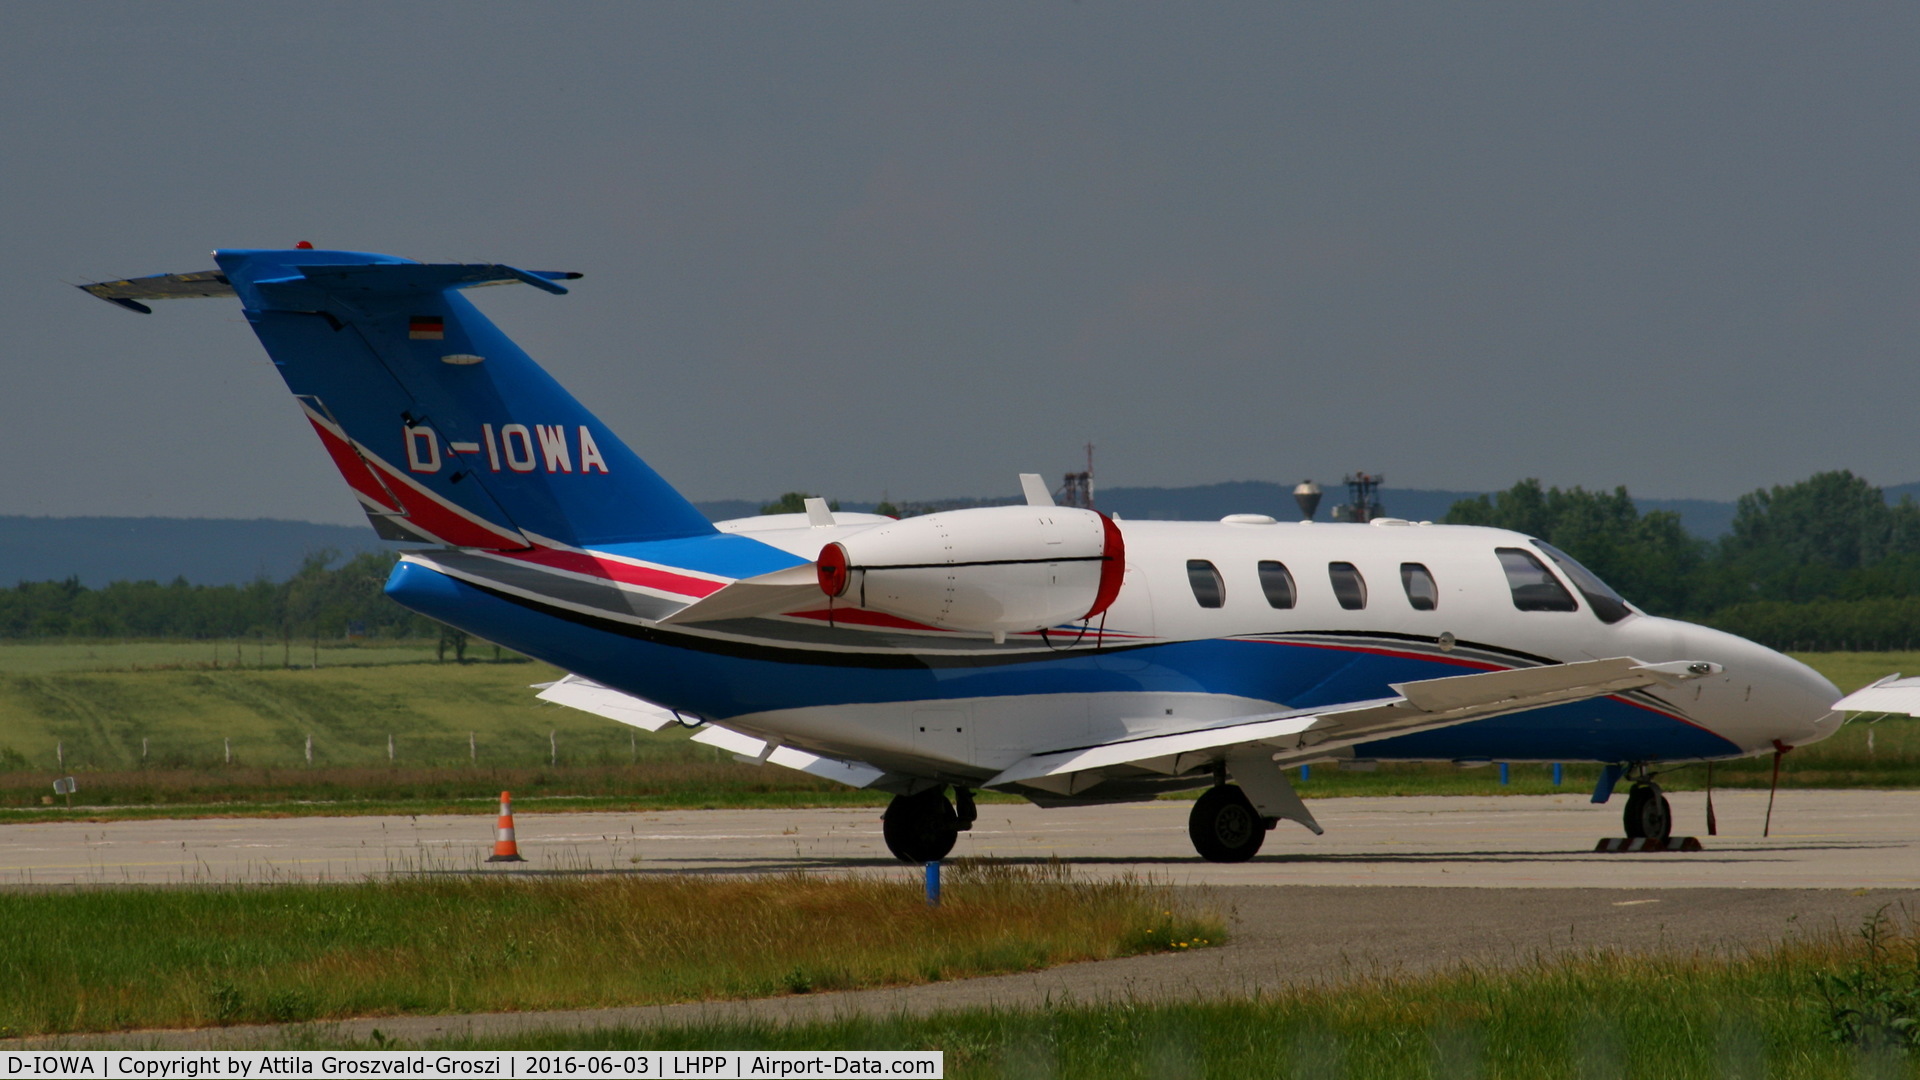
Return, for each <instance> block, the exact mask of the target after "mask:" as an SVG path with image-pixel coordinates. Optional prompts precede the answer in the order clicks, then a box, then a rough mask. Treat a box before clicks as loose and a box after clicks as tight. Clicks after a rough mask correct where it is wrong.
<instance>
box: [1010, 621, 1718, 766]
mask: <svg viewBox="0 0 1920 1080" xmlns="http://www.w3.org/2000/svg"><path fill="white" fill-rule="evenodd" d="M1721 670H1722V668H1721V667H1720V665H1718V664H1710V663H1706V662H1704V661H1701V662H1689V661H1685V660H1681V661H1674V662H1670V663H1664V664H1647V663H1642V662H1641V661H1639V660H1635V659H1634V658H1632V657H1628V656H1621V657H1614V658H1611V659H1607V660H1585V661H1581V662H1579V663H1572V664H1548V665H1543V666H1541V667H1531V668H1515V669H1513V670H1509V671H1486V672H1479V673H1476V674H1473V675H1453V676H1449V677H1447V678H1442V679H1423V680H1421V681H1419V682H1407V683H1395V684H1393V685H1392V686H1391V689H1393V690H1394V691H1396V692H1397V693H1398V695H1399V696H1397V697H1386V698H1375V699H1372V700H1367V701H1353V702H1346V703H1343V704H1340V705H1334V706H1329V707H1325V708H1318V709H1293V710H1288V711H1285V712H1276V713H1268V714H1264V715H1259V716H1248V717H1242V718H1238V719H1235V720H1229V721H1226V722H1224V723H1218V724H1213V725H1210V726H1208V727H1205V728H1200V729H1197V730H1194V731H1184V732H1178V733H1174V734H1169V735H1150V736H1143V737H1141V738H1137V739H1128V740H1123V741H1120V742H1112V743H1104V744H1101V745H1099V746H1088V747H1077V748H1072V749H1063V750H1059V751H1054V752H1051V753H1041V754H1035V755H1033V756H1031V757H1028V758H1025V759H1023V760H1021V761H1019V762H1016V763H1015V764H1014V765H1012V766H1011V767H1009V768H1007V769H1006V770H1004V771H1002V772H1001V773H1000V774H999V775H998V776H995V777H994V778H993V779H991V780H988V781H987V782H986V783H985V784H984V785H983V786H985V787H999V786H1002V785H1009V784H1024V785H1028V786H1032V787H1038V788H1042V789H1044V790H1050V791H1056V792H1059V793H1060V794H1065V795H1071V794H1073V793H1074V792H1076V791H1082V790H1085V789H1086V788H1088V787H1091V786H1093V784H1094V783H1097V782H1098V781H1099V779H1100V778H1101V775H1100V774H1101V772H1102V770H1106V769H1113V768H1121V767H1126V768H1130V769H1132V770H1145V771H1148V772H1156V773H1161V774H1163V775H1168V776H1176V775H1179V774H1181V773H1184V772H1188V771H1190V770H1192V769H1193V768H1195V767H1196V766H1199V765H1204V764H1207V763H1210V762H1216V761H1223V760H1226V759H1228V758H1230V757H1234V758H1244V757H1245V755H1246V754H1247V753H1248V752H1250V751H1258V752H1259V753H1261V754H1263V755H1265V756H1267V757H1269V758H1270V759H1274V760H1277V759H1280V758H1284V757H1292V758H1308V757H1318V756H1321V755H1324V754H1327V753H1330V752H1332V751H1334V750H1339V749H1343V748H1345V747H1350V746H1353V745H1354V744H1356V743H1362V742H1370V741H1372V740H1375V739H1383V738H1386V737H1388V736H1391V735H1408V734H1412V733H1413V732H1416V731H1429V730H1432V729H1434V728H1442V727H1450V726H1452V725H1454V724H1464V723H1467V722H1468V721H1472V720H1481V719H1485V718H1486V717H1489V716H1500V715H1502V714H1504V713H1511V712H1520V711H1522V710H1525V709H1537V708H1540V707H1541V706H1544V705H1557V704H1561V703H1563V702H1569V701H1584V700H1586V699H1588V698H1596V697H1605V696H1607V695H1609V694H1619V693H1624V692H1626V691H1629V690H1640V689H1645V688H1647V687H1651V686H1674V685H1678V684H1679V683H1682V682H1684V681H1686V680H1688V679H1697V678H1700V677H1702V676H1705V675H1711V674H1714V673H1716V672H1719V671H1721Z"/></svg>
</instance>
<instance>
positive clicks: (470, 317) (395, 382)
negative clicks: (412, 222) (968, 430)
mask: <svg viewBox="0 0 1920 1080" xmlns="http://www.w3.org/2000/svg"><path fill="white" fill-rule="evenodd" d="M215 258H216V260H217V261H218V262H219V265H220V269H221V271H222V273H223V275H224V277H225V284H228V285H230V287H231V288H232V290H233V292H234V293H235V294H236V295H237V296H238V297H239V298H240V300H241V302H242V304H243V305H244V306H245V309H246V314H247V319H248V321H249V322H251V323H252V325H253V329H254V332H255V333H257V334H258V335H259V336H260V341H261V343H262V344H263V345H265V346H266V349H267V352H268V354H269V355H270V356H272V358H273V362H274V364H275V366H276V367H278V368H279V370H280V374H281V376H282V377H283V378H285V379H286V382H287V386H288V387H289V388H291V389H292V390H293V393H294V395H295V396H296V397H297V398H298V399H299V400H300V403H301V406H302V407H303V408H304V409H305V411H306V413H307V417H308V419H309V420H310V421H311V422H312V423H313V425H314V427H315V429H316V431H318V432H319V434H320V437H321V440H322V442H323V443H324V444H326V446H327V450H328V452H329V453H330V454H331V455H332V457H333V459H334V464H335V465H336V466H338V467H339V468H340V471H341V473H342V475H343V476H345V477H346V479H347V482H348V484H349V485H351V486H352V487H353V489H354V492H355V494H356V495H358V496H359V498H360V501H361V503H362V505H363V507H364V508H365V509H366V511H367V514H368V517H369V518H371V519H372V520H373V523H374V526H375V527H376V528H377V529H379V531H380V532H381V534H382V535H384V536H388V537H390V538H395V539H419V540H426V541H431V542H437V543H445V544H452V545H455V546H461V547H485V548H497V549H503V550H504V549H514V548H525V547H530V546H539V545H542V544H546V543H549V542H557V543H559V544H563V545H568V546H575V547H587V546H591V545H598V544H608V543H619V542H625V541H641V540H662V539H671V538H675V537H687V536H700V535H707V534H711V533H712V532H713V531H714V530H713V526H712V525H711V524H709V523H708V521H707V519H706V518H705V517H704V516H703V515H702V514H701V513H700V512H699V511H698V510H696V509H694V507H693V505H692V504H691V503H689V502H687V500H686V499H684V498H682V497H681V495H680V494H679V493H678V492H676V491H674V490H673V488H672V487H670V486H669V485H668V484H667V483H666V481H664V480H662V479H661V478H660V476H659V475H658V474H657V473H655V472H654V471H653V470H652V469H651V468H649V467H648V466H647V464H646V463H645V462H644V461H641V460H640V458H639V457H638V456H636V455H635V454H634V453H633V451H631V450H629V449H628V448H627V446H626V444H625V443H623V442H621V441H620V439H619V438H618V437H616V436H615V435H614V434H613V433H612V432H611V431H610V430H608V429H607V427H606V425H604V424H602V423H601V422H600V420H599V419H598V418H597V417H595V416H594V415H593V414H592V413H590V412H588V411H587V410H586V408H584V407H583V406H582V405H581V404H580V403H579V402H578V401H577V400H575V399H574V398H573V396H572V395H571V394H569V393H567V392H566V390H564V389H562V388H561V386H560V385H559V384H558V383H556V382H555V381H554V380H553V378H552V377H551V376H549V375H548V374H547V373H546V372H545V371H543V370H542V369H541V368H540V366H539V365H538V364H536V363H534V362H533V361H532V360H531V359H530V358H528V356H527V355H526V353H524V352H522V351H521V349H520V347H519V346H518V345H515V344H514V343H513V341H512V340H511V339H509V338H508V337H507V336H506V335H505V334H502V333H501V332H500V331H499V329H497V328H496V327H495V326H494V325H493V323H492V322H490V321H489V320H488V319H487V318H486V317H485V316H484V315H481V314H480V313H479V311H477V310H476V309H475V308H474V307H473V305H472V304H470V303H468V302H467V301H466V299H465V298H463V297H461V296H460V295H459V290H461V289H466V288H471V287H474V286H476V285H491V284H506V283H510V282H516V281H517V282H523V283H526V284H531V285H534V286H536V287H538V288H541V289H544V290H546V291H549V292H556V293H564V292H565V291H566V289H565V287H564V286H562V285H560V284H558V281H560V280H566V279H568V278H571V277H578V276H579V275H577V274H575V275H568V274H557V273H545V272H540V273H535V272H529V271H524V270H519V269H516V268H513V267H508V266H500V265H496V264H484V263H482V264H438V263H415V262H410V261H407V260H404V259H396V258H393V257H391V256H386V255H371V254H365V253H361V252H350V251H313V250H299V249H295V250H263V251H221V252H217V253H216V255H215ZM142 280H145V279H142ZM134 295H141V294H134ZM109 299H111V298H109Z"/></svg>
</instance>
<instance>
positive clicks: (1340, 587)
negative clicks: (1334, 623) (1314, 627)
mask: <svg viewBox="0 0 1920 1080" xmlns="http://www.w3.org/2000/svg"><path fill="white" fill-rule="evenodd" d="M1327 578H1328V580H1330V581H1332V582H1333V598H1334V599H1335V600H1338V601H1340V606H1341V607H1343V608H1346V609H1347V610H1348V611H1359V610H1360V609H1361V608H1364V607H1366V606H1367V579H1366V578H1363V577H1361V576H1360V568H1359V567H1357V566H1355V565H1353V564H1352V563H1350V562H1337V563H1328V564H1327Z"/></svg>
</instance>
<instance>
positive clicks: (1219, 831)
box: [1187, 784, 1267, 862]
mask: <svg viewBox="0 0 1920 1080" xmlns="http://www.w3.org/2000/svg"><path fill="white" fill-rule="evenodd" d="M1187 836H1189V837H1190V838H1192V840H1193V849H1194V850H1195V851H1197V852H1199V853H1200V857H1201V858H1203V859H1205V860H1207V861H1208V862H1246V861H1247V860H1248V859H1251V858H1253V857H1254V855H1255V854H1256V853H1258V852H1259V850H1260V845H1261V844H1262V843H1263V842H1265V840H1266V839H1267V823H1266V822H1265V821H1262V820H1261V818H1260V812H1259V811H1258V810H1255V809H1254V808H1253V803H1251V802H1249V801H1248V800H1247V793H1246V792H1244V791H1241V790H1240V789H1239V788H1238V787H1236V786H1235V785H1232V784H1221V785H1219V786H1218V787H1213V788H1209V789H1208V790H1207V793H1206V794H1204V795H1202V796H1200V798H1198V799H1196V800H1194V804H1193V813H1192V814H1191V815H1190V816H1188V818H1187Z"/></svg>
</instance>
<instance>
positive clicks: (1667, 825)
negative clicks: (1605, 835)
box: [1621, 784, 1673, 840]
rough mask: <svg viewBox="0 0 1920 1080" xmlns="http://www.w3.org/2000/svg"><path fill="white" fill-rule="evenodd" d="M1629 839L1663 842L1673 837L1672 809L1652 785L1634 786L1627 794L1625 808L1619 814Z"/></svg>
mask: <svg viewBox="0 0 1920 1080" xmlns="http://www.w3.org/2000/svg"><path fill="white" fill-rule="evenodd" d="M1621 821H1622V824H1624V825H1625V826H1626V829H1627V835H1628V836H1629V837H1641V838H1645V839H1648V840H1665V839H1666V838H1667V837H1669V836H1672V835H1673V808H1672V807H1671V806H1668V805H1667V797H1666V796H1665V795H1662V794H1661V793H1660V789H1659V788H1658V787H1655V786H1654V785H1652V784H1635V785H1634V786H1633V790H1632V791H1631V792H1629V793H1628V794H1627V808H1626V811H1625V812H1624V813H1622V814H1621Z"/></svg>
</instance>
